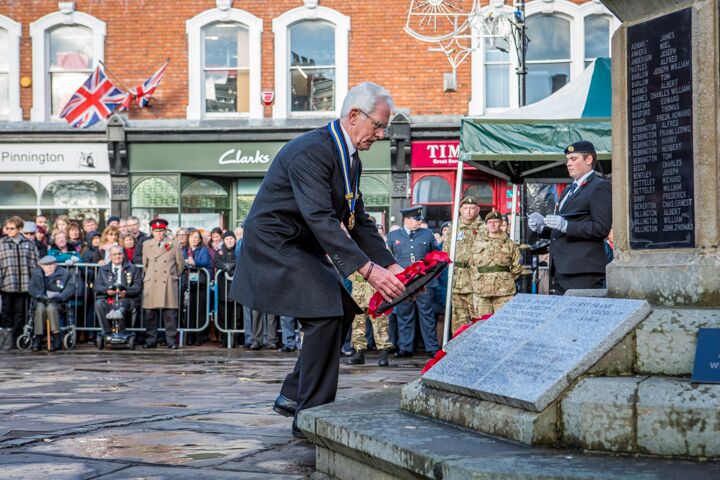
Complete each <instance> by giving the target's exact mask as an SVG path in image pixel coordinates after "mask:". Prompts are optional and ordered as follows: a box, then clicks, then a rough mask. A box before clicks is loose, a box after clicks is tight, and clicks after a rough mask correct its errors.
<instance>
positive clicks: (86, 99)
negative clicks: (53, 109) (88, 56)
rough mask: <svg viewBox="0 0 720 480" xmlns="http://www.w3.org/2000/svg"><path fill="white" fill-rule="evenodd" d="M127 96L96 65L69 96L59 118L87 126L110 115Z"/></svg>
mask: <svg viewBox="0 0 720 480" xmlns="http://www.w3.org/2000/svg"><path fill="white" fill-rule="evenodd" d="M126 96H127V94H126V93H124V92H123V91H122V90H120V89H119V88H117V87H115V85H113V84H112V82H111V81H110V79H109V78H108V77H107V76H106V75H105V72H103V70H102V68H100V66H99V65H98V66H97V67H95V70H94V71H93V72H92V73H91V74H90V76H89V77H88V79H87V80H85V83H83V84H82V86H81V87H80V88H79V89H78V91H77V92H75V93H74V94H73V96H72V97H70V100H69V101H68V103H67V105H65V108H63V109H62V112H60V118H64V119H65V120H67V122H68V123H69V124H70V125H71V126H73V127H75V128H77V127H80V128H87V127H89V126H90V125H93V124H95V123H97V122H99V121H100V120H103V119H105V118H107V117H108V116H110V114H111V113H112V111H113V109H114V108H115V107H116V106H117V105H119V104H120V103H122V102H123V100H124V99H125V97H126Z"/></svg>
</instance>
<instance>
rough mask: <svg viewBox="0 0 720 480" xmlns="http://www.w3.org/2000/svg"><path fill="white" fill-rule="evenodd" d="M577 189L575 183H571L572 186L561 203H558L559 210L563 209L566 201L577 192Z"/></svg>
mask: <svg viewBox="0 0 720 480" xmlns="http://www.w3.org/2000/svg"><path fill="white" fill-rule="evenodd" d="M577 188H578V185H577V183H575V182H573V183H572V185H570V188H569V189H568V193H567V195H565V196H564V197H563V201H562V202H561V203H560V208H563V207H564V206H565V204H566V203H567V202H568V200H569V199H570V197H572V196H573V194H574V193H575V191H576V190H577Z"/></svg>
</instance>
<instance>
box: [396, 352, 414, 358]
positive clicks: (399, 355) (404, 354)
mask: <svg viewBox="0 0 720 480" xmlns="http://www.w3.org/2000/svg"><path fill="white" fill-rule="evenodd" d="M393 356H394V357H395V358H410V357H412V356H413V353H412V352H406V351H405V350H399V351H398V352H397V353H395V355H393Z"/></svg>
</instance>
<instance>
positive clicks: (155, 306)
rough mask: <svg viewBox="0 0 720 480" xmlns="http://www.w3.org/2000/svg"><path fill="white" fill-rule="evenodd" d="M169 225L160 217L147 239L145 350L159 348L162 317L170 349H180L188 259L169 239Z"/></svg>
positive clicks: (144, 301)
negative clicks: (179, 329) (179, 319)
mask: <svg viewBox="0 0 720 480" xmlns="http://www.w3.org/2000/svg"><path fill="white" fill-rule="evenodd" d="M167 225H168V222H167V220H163V219H162V218H156V219H154V220H152V221H151V222H150V228H151V229H152V237H151V238H150V239H148V240H145V242H144V243H143V248H142V260H143V266H144V267H145V278H144V280H143V285H144V288H143V309H145V321H146V325H147V338H146V339H145V345H143V347H144V348H154V347H155V346H157V331H158V326H159V323H160V315H161V314H162V316H163V320H164V322H165V340H166V341H167V347H168V348H171V349H173V350H174V349H177V343H176V339H175V337H176V335H177V312H178V303H179V302H178V296H179V295H178V282H179V279H180V274H181V273H182V270H183V266H184V265H185V259H184V258H183V255H182V251H181V250H180V244H179V243H178V242H176V241H175V240H170V239H168V238H165V230H166V229H167Z"/></svg>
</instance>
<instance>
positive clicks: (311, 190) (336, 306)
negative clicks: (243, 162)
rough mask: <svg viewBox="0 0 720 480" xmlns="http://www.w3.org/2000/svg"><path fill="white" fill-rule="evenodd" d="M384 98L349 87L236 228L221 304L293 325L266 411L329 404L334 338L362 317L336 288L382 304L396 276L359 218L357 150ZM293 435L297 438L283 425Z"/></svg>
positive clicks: (377, 129) (334, 374)
mask: <svg viewBox="0 0 720 480" xmlns="http://www.w3.org/2000/svg"><path fill="white" fill-rule="evenodd" d="M392 105H393V103H392V99H391V97H390V95H389V94H388V93H387V92H386V91H385V89H383V88H382V87H380V86H378V85H375V84H373V83H369V82H368V83H364V84H361V85H358V86H356V87H354V88H352V89H351V90H350V91H349V92H348V95H347V97H346V98H345V101H344V103H343V106H342V109H341V118H340V119H339V120H335V121H333V122H331V123H330V124H329V125H327V126H325V127H322V128H319V129H317V130H313V131H311V132H308V133H306V134H304V135H301V136H300V137H298V138H295V139H294V140H292V141H291V142H289V143H288V144H286V145H285V146H284V147H283V148H282V149H281V150H280V152H278V154H277V156H276V157H275V159H274V160H273V162H272V164H271V165H270V169H269V170H268V173H267V175H266V176H265V179H264V180H263V183H262V186H261V187H260V190H259V191H258V194H257V196H256V197H255V201H254V203H253V205H252V208H251V209H250V212H249V214H248V217H247V219H246V220H245V235H244V237H243V242H242V246H241V248H240V256H239V258H238V260H237V264H236V266H235V272H234V276H233V283H232V287H231V291H230V297H231V298H232V299H233V300H234V301H235V302H237V303H240V304H242V305H246V306H248V307H250V308H252V309H254V310H258V311H261V312H266V313H269V314H274V315H287V316H294V317H298V319H299V321H300V325H301V330H302V332H303V334H304V336H303V349H302V351H301V353H300V356H299V358H298V360H297V363H296V364H295V369H294V370H293V372H292V373H290V374H289V375H288V376H287V377H286V378H285V381H284V383H283V386H282V388H281V390H280V396H279V397H278V398H277V399H276V401H275V407H274V408H275V410H276V411H277V412H278V413H281V414H284V415H288V416H289V415H297V412H299V411H302V410H304V409H306V408H310V407H314V406H317V405H322V404H325V403H328V402H331V401H333V400H334V398H335V394H336V391H337V381H338V373H339V355H340V346H341V343H342V339H343V338H344V337H345V335H346V333H347V331H348V329H349V328H350V326H351V324H352V320H353V317H354V315H355V314H356V313H362V309H360V308H359V307H358V306H357V305H356V304H355V302H354V301H353V300H352V298H351V297H350V295H349V294H348V293H347V291H346V290H345V289H344V288H343V285H342V280H341V277H342V276H348V275H350V274H351V273H353V272H356V271H357V272H359V273H360V274H361V275H362V276H363V277H365V278H366V279H367V280H368V281H369V283H370V284H371V285H372V286H373V287H375V288H376V289H377V290H378V291H379V292H380V293H381V294H382V295H383V297H384V298H385V299H386V300H391V299H393V298H395V297H397V296H399V295H400V294H401V293H402V291H403V289H404V286H403V285H402V282H400V281H399V280H398V279H397V278H396V277H395V274H397V273H400V272H402V268H401V267H400V266H398V265H397V262H396V261H395V258H394V257H393V256H392V254H391V253H390V252H389V251H388V250H387V249H386V248H385V244H384V242H383V239H382V238H381V237H380V235H379V234H378V232H377V228H376V227H375V224H374V223H373V222H372V221H370V219H369V218H368V216H367V214H366V213H365V207H364V204H363V200H362V193H361V189H360V175H361V172H362V164H361V161H360V158H359V156H358V155H357V150H367V149H369V148H370V147H371V145H372V144H373V143H374V142H375V141H377V140H379V139H382V138H383V137H384V129H385V128H386V127H387V123H388V121H389V118H390V113H391V110H392ZM293 435H295V436H298V437H302V436H303V435H302V432H300V431H299V430H298V428H297V421H294V422H293Z"/></svg>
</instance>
